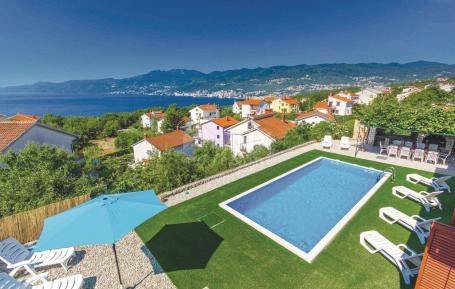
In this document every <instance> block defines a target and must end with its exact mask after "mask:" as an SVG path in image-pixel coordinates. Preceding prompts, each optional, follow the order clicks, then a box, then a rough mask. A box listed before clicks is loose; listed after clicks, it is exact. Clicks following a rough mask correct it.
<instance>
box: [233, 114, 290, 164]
mask: <svg viewBox="0 0 455 289" xmlns="http://www.w3.org/2000/svg"><path fill="white" fill-rule="evenodd" d="M294 127H295V124H294V123H291V122H289V121H286V120H283V119H278V118H276V117H275V116H274V115H273V114H264V115H260V116H257V117H254V118H249V119H245V120H244V121H242V122H239V123H238V124H235V125H233V126H231V127H229V128H228V129H227V131H228V133H229V134H230V145H229V146H230V148H231V150H232V152H233V153H234V155H239V154H242V153H249V152H251V151H253V150H254V149H255V147H256V146H264V147H266V148H270V146H271V145H272V143H273V142H274V141H275V140H278V139H283V138H284V137H285V136H286V133H287V132H288V131H289V130H290V129H292V128H294Z"/></svg>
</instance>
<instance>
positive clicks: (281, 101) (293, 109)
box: [270, 96, 299, 113]
mask: <svg viewBox="0 0 455 289" xmlns="http://www.w3.org/2000/svg"><path fill="white" fill-rule="evenodd" d="M270 108H271V109H272V110H273V111H274V112H278V113H283V112H285V113H297V112H299V101H298V100H297V99H295V98H292V97H289V96H285V97H283V98H277V99H275V100H273V101H272V103H271V105H270Z"/></svg>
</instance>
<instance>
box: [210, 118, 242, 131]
mask: <svg viewBox="0 0 455 289" xmlns="http://www.w3.org/2000/svg"><path fill="white" fill-rule="evenodd" d="M212 121H213V122H214V123H216V124H217V125H219V126H221V127H224V128H226V127H230V126H233V125H234V124H238V123H239V121H238V120H236V119H235V118H233V117H231V116H226V117H220V118H214V119H212Z"/></svg>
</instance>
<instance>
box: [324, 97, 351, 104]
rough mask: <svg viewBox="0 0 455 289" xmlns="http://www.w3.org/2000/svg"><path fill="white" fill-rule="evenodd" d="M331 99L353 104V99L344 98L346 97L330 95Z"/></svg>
mask: <svg viewBox="0 0 455 289" xmlns="http://www.w3.org/2000/svg"><path fill="white" fill-rule="evenodd" d="M329 97H331V98H334V99H336V100H339V101H343V102H348V103H349V102H352V100H351V99H349V98H347V97H344V96H341V95H329Z"/></svg>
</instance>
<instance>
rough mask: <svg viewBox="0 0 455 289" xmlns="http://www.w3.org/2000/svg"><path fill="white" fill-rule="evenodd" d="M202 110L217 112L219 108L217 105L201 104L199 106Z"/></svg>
mask: <svg viewBox="0 0 455 289" xmlns="http://www.w3.org/2000/svg"><path fill="white" fill-rule="evenodd" d="M198 107H199V108H200V109H202V110H217V109H218V106H216V104H201V105H199V106H198Z"/></svg>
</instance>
